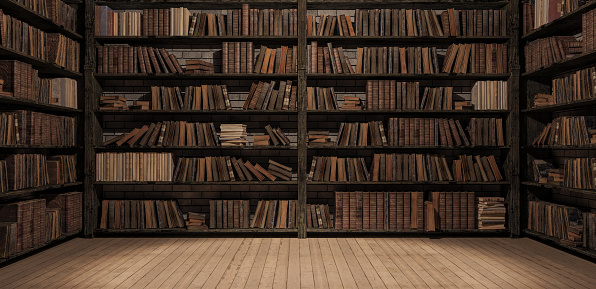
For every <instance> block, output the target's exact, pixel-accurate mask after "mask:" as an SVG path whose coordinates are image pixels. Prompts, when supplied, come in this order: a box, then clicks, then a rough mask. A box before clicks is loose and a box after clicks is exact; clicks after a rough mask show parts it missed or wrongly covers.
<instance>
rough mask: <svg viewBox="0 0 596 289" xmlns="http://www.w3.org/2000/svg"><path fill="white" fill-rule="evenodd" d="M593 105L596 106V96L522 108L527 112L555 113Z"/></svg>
mask: <svg viewBox="0 0 596 289" xmlns="http://www.w3.org/2000/svg"><path fill="white" fill-rule="evenodd" d="M592 106H596V98H592V99H582V100H577V101H573V102H566V103H559V104H553V105H547V106H542V107H531V108H526V109H524V110H522V112H524V113H527V114H541V113H553V112H562V111H568V110H578V109H585V108H586V107H592Z"/></svg>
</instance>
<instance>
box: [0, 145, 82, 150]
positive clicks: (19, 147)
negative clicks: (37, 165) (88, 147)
mask: <svg viewBox="0 0 596 289" xmlns="http://www.w3.org/2000/svg"><path fill="white" fill-rule="evenodd" d="M0 149H7V150H47V149H55V150H72V149H82V147H78V146H55V145H0Z"/></svg>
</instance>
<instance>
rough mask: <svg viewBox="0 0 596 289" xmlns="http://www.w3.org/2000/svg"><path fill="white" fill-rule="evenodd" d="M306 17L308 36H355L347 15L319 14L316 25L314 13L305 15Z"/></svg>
mask: <svg viewBox="0 0 596 289" xmlns="http://www.w3.org/2000/svg"><path fill="white" fill-rule="evenodd" d="M306 17H307V22H306V23H307V24H306V27H307V35H308V36H334V35H338V36H356V32H355V31H354V27H353V26H352V19H350V16H349V15H345V14H341V15H338V16H331V15H320V16H319V22H318V25H317V22H316V20H317V19H316V16H315V15H307V16H306Z"/></svg>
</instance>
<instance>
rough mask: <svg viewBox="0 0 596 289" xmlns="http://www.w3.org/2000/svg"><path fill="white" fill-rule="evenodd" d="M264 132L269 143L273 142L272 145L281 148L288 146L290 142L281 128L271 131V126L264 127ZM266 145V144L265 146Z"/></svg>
mask: <svg viewBox="0 0 596 289" xmlns="http://www.w3.org/2000/svg"><path fill="white" fill-rule="evenodd" d="M265 130H266V131H267V134H268V137H269V139H270V140H271V141H273V145H276V146H277V145H282V146H289V145H290V143H291V141H290V139H288V137H287V136H286V135H285V134H284V133H283V131H282V130H281V128H279V127H278V128H276V129H273V128H272V127H271V125H269V124H268V125H266V126H265ZM256 137H257V136H255V138H256ZM254 145H257V144H254ZM266 145H268V144H266Z"/></svg>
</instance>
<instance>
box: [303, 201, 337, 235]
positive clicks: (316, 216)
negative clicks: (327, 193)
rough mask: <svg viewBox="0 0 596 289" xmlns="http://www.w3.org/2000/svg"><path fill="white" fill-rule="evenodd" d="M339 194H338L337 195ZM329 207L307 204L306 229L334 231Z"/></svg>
mask: <svg viewBox="0 0 596 289" xmlns="http://www.w3.org/2000/svg"><path fill="white" fill-rule="evenodd" d="M336 194H337V193H336ZM331 216H332V215H331V211H330V210H329V205H325V204H307V205H306V227H307V228H319V229H332V228H333V227H334V226H333V220H332V219H331Z"/></svg>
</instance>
